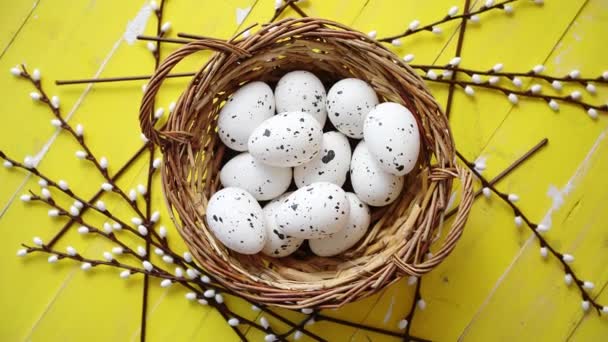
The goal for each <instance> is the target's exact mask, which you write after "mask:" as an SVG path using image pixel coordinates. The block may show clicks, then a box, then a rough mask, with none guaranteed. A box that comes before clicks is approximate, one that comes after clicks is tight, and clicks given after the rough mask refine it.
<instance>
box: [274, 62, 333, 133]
mask: <svg viewBox="0 0 608 342" xmlns="http://www.w3.org/2000/svg"><path fill="white" fill-rule="evenodd" d="M274 98H275V99H276V103H277V112H278V113H282V112H296V111H300V112H305V113H309V114H310V115H312V116H313V117H314V118H315V119H317V121H318V122H319V124H320V125H321V127H323V126H324V125H325V120H326V119H327V111H326V110H325V98H326V93H325V87H324V86H323V83H322V82H321V80H320V79H319V78H318V77H317V76H315V75H314V74H313V73H311V72H308V71H303V70H297V71H292V72H289V73H287V74H285V75H284V76H283V77H281V79H280V80H279V83H277V87H276V89H275V90H274Z"/></svg>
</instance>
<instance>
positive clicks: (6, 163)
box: [2, 160, 14, 169]
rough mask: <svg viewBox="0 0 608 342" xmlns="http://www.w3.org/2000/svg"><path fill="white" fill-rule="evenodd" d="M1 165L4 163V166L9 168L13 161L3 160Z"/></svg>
mask: <svg viewBox="0 0 608 342" xmlns="http://www.w3.org/2000/svg"><path fill="white" fill-rule="evenodd" d="M2 165H4V167H5V168H7V169H10V168H11V167H13V166H14V165H13V163H11V162H10V161H8V160H5V161H4V163H2Z"/></svg>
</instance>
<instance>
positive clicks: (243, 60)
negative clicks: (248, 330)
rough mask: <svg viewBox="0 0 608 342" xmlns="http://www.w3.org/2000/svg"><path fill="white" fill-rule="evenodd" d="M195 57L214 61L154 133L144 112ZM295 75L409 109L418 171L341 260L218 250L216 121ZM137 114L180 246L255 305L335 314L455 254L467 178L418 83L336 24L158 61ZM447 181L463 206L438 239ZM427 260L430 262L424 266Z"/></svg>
mask: <svg viewBox="0 0 608 342" xmlns="http://www.w3.org/2000/svg"><path fill="white" fill-rule="evenodd" d="M201 50H214V51H215V52H216V53H215V54H214V55H213V56H212V57H211V58H210V59H209V61H208V62H207V63H206V64H205V66H204V67H203V68H202V69H201V70H200V71H199V72H198V73H197V74H196V76H195V77H194V78H193V80H192V82H191V83H190V84H189V86H188V87H187V88H186V89H185V91H184V93H183V94H182V96H181V97H180V99H179V101H178V103H177V106H176V108H175V110H174V112H173V113H172V114H171V115H170V116H169V118H168V119H167V120H168V121H167V123H166V125H165V126H163V128H162V129H155V128H154V123H153V113H152V111H153V104H154V99H155V96H156V94H157V92H158V90H159V88H160V86H161V83H162V82H163V81H164V79H165V78H166V76H167V75H168V74H169V72H170V70H171V69H172V68H173V67H174V66H175V65H176V64H177V63H178V62H179V61H180V60H182V59H183V58H184V57H186V56H188V55H190V54H192V53H194V52H197V51H201ZM301 69H304V70H309V71H312V72H314V73H315V74H317V75H318V76H319V77H320V78H321V79H322V80H323V81H325V82H328V83H331V82H335V81H336V80H339V79H342V78H346V77H356V78H360V79H363V80H366V81H367V82H369V83H370V84H371V85H372V87H373V88H374V89H375V90H376V92H377V94H378V95H379V98H380V99H381V101H382V100H384V101H393V102H399V103H402V104H404V105H406V106H407V107H408V108H409V109H410V110H411V111H412V112H413V113H414V115H415V116H416V118H417V120H418V125H419V127H420V129H421V136H422V150H421V153H420V158H419V160H418V167H417V168H416V169H415V171H414V172H412V173H410V175H408V176H407V179H406V187H405V188H404V191H403V193H402V194H401V196H400V197H399V199H398V200H397V201H395V202H394V203H393V204H391V205H390V206H388V207H385V208H380V209H375V211H374V212H373V215H372V216H373V218H372V225H371V226H370V229H369V231H368V233H367V235H366V236H365V237H364V238H363V239H362V240H361V241H360V242H359V243H358V244H357V245H355V246H354V247H353V248H351V249H350V250H349V251H347V252H345V253H343V254H342V255H340V256H336V257H331V258H321V257H315V256H312V255H302V254H303V253H300V254H299V255H295V256H290V257H286V258H282V259H273V258H269V257H266V256H263V255H261V254H259V255H253V256H245V255H240V254H238V253H235V252H232V251H230V250H228V249H227V248H225V247H224V246H223V245H222V244H221V243H219V242H218V241H217V240H216V239H215V238H214V236H213V235H212V234H211V233H210V231H209V229H208V228H207V226H206V220H205V210H206V206H207V201H208V199H209V198H210V197H211V195H212V194H213V193H214V192H215V191H216V190H217V189H218V187H219V186H220V184H219V169H220V167H221V165H220V163H221V161H222V157H223V155H224V152H225V148H224V146H223V145H222V144H221V142H220V140H219V139H218V136H217V134H216V124H217V117H218V112H219V110H220V108H221V106H222V104H223V102H224V101H225V100H226V99H227V97H228V96H230V95H231V94H232V93H233V92H234V91H236V90H237V89H238V87H239V86H240V85H242V84H243V83H244V82H248V81H251V80H262V81H266V82H269V83H270V84H273V83H275V82H276V81H277V80H278V78H280V76H281V75H283V74H285V73H286V72H287V71H290V70H301ZM140 110H141V111H140V121H141V128H142V130H143V132H144V134H145V135H146V136H147V137H148V138H149V139H150V140H151V141H153V142H154V143H156V144H158V145H159V146H161V148H162V151H163V154H164V163H163V168H162V182H163V186H164V195H165V198H166V201H167V204H168V206H169V208H170V209H171V210H170V212H171V214H172V218H173V220H174V222H175V224H176V225H177V227H178V229H179V231H180V232H181V234H182V236H183V239H184V240H185V242H186V244H187V245H188V246H189V248H190V250H191V251H192V253H193V255H194V256H195V258H196V260H197V261H198V262H199V263H200V265H201V266H203V267H204V268H205V269H206V270H207V271H208V272H209V273H210V274H212V275H214V276H215V279H216V281H218V282H219V283H221V284H222V285H223V286H225V287H226V288H227V289H229V290H231V291H232V292H235V293H237V294H239V295H242V296H245V297H247V298H249V299H252V300H254V301H257V302H261V303H266V304H270V305H276V306H282V307H289V308H303V307H318V308H331V307H339V306H342V305H344V304H345V303H349V302H352V301H355V300H357V299H359V298H362V297H365V296H369V295H371V294H373V293H375V292H377V291H380V290H381V289H382V288H384V287H385V286H387V285H389V284H391V283H394V282H396V281H397V280H399V279H400V278H401V277H403V276H405V275H415V276H420V275H422V274H424V273H426V272H429V271H430V270H432V269H433V267H435V266H436V265H437V264H439V263H440V262H441V261H442V260H443V259H444V258H445V257H446V256H447V255H448V254H449V253H450V252H451V251H452V249H453V248H454V246H455V244H456V242H457V240H458V238H459V237H460V236H461V234H462V230H463V226H464V224H465V221H466V219H467V215H468V212H469V209H470V208H471V204H472V200H473V193H472V176H471V174H470V173H469V172H467V171H464V168H461V167H460V166H458V165H457V164H456V161H455V150H454V142H453V140H452V136H451V134H450V129H449V127H448V121H447V119H446V116H445V115H444V114H443V113H442V111H441V109H440V107H439V105H438V104H437V102H436V101H435V99H434V98H433V96H431V94H430V93H429V91H428V89H427V88H426V86H425V84H424V82H423V80H422V79H421V78H420V77H418V76H417V75H416V73H415V72H414V71H413V70H412V69H410V68H409V67H408V66H407V65H406V64H404V63H403V62H401V61H400V59H399V58H398V57H397V56H395V55H394V54H393V53H392V52H390V51H389V50H387V49H386V48H384V47H382V46H381V45H379V44H378V43H377V42H375V41H373V40H370V39H369V38H368V37H367V36H366V35H364V34H362V33H360V32H357V31H353V30H352V29H350V28H349V27H346V26H343V25H341V24H338V23H335V22H331V21H328V20H322V19H316V18H302V19H285V20H282V21H279V22H276V23H274V24H270V25H267V26H263V27H262V28H261V29H260V30H259V31H258V32H257V33H255V34H253V35H251V36H250V37H248V38H245V39H239V38H237V37H235V38H233V39H231V40H229V41H228V42H225V41H222V40H216V39H204V40H198V41H192V42H191V43H189V44H187V45H184V46H183V47H181V48H180V49H179V50H177V51H175V52H174V53H172V54H171V55H170V56H169V57H167V58H166V59H165V61H164V62H163V63H162V65H161V66H160V67H159V69H158V71H157V72H156V74H155V75H154V76H153V77H152V79H151V80H150V82H149V83H148V87H147V90H146V92H145V94H144V97H143V100H142V104H141V109H140ZM454 178H460V188H461V191H462V194H461V196H460V205H459V209H458V212H457V214H456V215H455V218H454V220H453V221H452V223H451V227H450V229H449V231H448V232H447V233H445V232H444V234H443V235H442V234H441V228H440V227H441V226H442V224H443V215H444V209H445V207H446V205H447V202H448V199H449V197H450V195H451V189H452V181H453V179H454ZM175 213H177V216H176V215H175ZM428 251H432V253H433V254H432V257H430V258H427V257H425V255H426V254H427V252H428Z"/></svg>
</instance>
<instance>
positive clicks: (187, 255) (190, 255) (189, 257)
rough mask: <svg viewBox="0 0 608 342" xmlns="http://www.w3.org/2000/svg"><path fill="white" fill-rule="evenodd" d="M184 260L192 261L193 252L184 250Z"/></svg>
mask: <svg viewBox="0 0 608 342" xmlns="http://www.w3.org/2000/svg"><path fill="white" fill-rule="evenodd" d="M184 260H186V262H192V254H190V252H184Z"/></svg>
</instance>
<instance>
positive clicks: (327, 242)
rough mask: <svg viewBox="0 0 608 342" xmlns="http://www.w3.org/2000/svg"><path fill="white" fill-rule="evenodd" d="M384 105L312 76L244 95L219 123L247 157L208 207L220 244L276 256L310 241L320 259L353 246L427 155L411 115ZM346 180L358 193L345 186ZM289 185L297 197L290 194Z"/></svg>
mask: <svg viewBox="0 0 608 342" xmlns="http://www.w3.org/2000/svg"><path fill="white" fill-rule="evenodd" d="M378 102H379V101H378V97H377V95H376V93H375V92H374V90H373V88H372V87H371V86H370V85H369V84H367V83H366V82H364V81H362V80H359V79H355V78H347V79H343V80H340V81H338V82H337V83H335V84H334V85H333V86H332V87H331V89H330V90H329V92H326V91H325V87H324V85H323V83H322V82H321V81H320V80H319V78H317V77H316V76H315V75H314V74H312V73H310V72H308V71H292V72H289V73H287V74H286V75H284V76H283V77H282V78H281V79H280V80H279V82H278V84H277V86H276V88H275V90H274V92H273V91H272V89H271V88H270V87H269V86H268V85H267V84H266V83H264V82H250V83H247V84H246V85H244V86H242V87H241V88H239V89H238V90H237V91H236V92H235V93H234V94H233V95H232V96H231V97H230V98H229V99H228V100H227V102H226V103H225V105H224V107H223V108H222V109H221V111H220V114H219V118H218V128H217V130H218V135H219V138H220V140H221V141H222V142H223V143H224V144H225V145H226V146H227V147H228V148H230V149H232V150H235V151H237V152H241V153H240V154H238V155H236V156H235V157H233V158H232V159H230V160H229V161H227V162H226V163H225V164H224V165H223V167H222V169H221V171H220V181H221V183H222V186H223V187H224V188H223V189H222V190H219V191H217V192H216V193H215V194H213V196H212V197H211V199H210V200H209V203H208V206H207V212H206V220H207V224H208V227H209V229H210V230H211V232H212V233H213V234H214V235H215V237H216V238H217V239H218V240H219V241H220V242H221V243H223V244H224V245H225V246H226V247H227V248H229V249H232V250H234V251H236V252H238V253H242V254H256V253H258V252H262V253H264V254H266V255H268V256H271V257H284V256H287V255H290V254H291V253H293V252H294V251H296V250H297V249H298V248H299V247H300V245H302V243H303V242H304V241H305V240H308V245H309V247H310V250H311V251H312V252H313V253H314V254H316V255H319V256H333V255H337V254H339V253H342V252H344V251H345V250H347V249H349V248H350V247H352V246H354V245H355V244H356V243H357V241H358V240H359V239H361V238H362V237H363V236H364V235H365V233H366V231H367V229H368V227H369V225H370V220H371V216H370V209H369V206H374V207H378V206H383V205H387V204H390V203H392V202H393V201H395V200H396V199H397V197H398V196H399V194H400V192H401V190H402V188H403V185H404V175H405V174H407V173H408V172H410V171H411V170H412V169H413V168H414V166H415V164H416V160H417V159H418V153H419V149H420V135H419V131H418V125H417V123H416V120H415V118H414V116H413V115H412V113H411V112H410V111H409V110H408V109H407V108H406V107H404V106H402V105H400V104H398V103H392V102H385V103H380V104H379V103H378ZM275 113H278V114H275ZM327 118H329V121H330V122H331V125H326V120H327ZM325 126H330V127H332V128H330V129H326V131H325V132H324V130H323V127H325ZM333 129H336V130H337V131H336V130H333ZM349 139H350V141H349ZM351 141H352V142H356V147H355V149H354V152H352V153H351V144H350V142H351ZM349 174H350V183H351V185H352V190H353V192H346V191H345V190H344V189H343V185H344V184H345V182H346V180H347V178H348V176H349ZM292 179H293V182H294V183H295V186H296V187H297V190H295V191H291V192H288V189H289V188H290V186H291V184H292ZM264 201H269V202H268V203H267V204H266V205H265V206H264V207H263V208H262V206H261V205H260V203H259V202H264Z"/></svg>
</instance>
